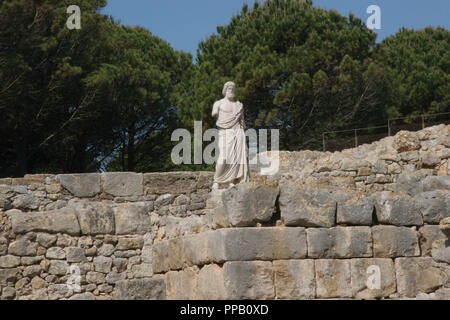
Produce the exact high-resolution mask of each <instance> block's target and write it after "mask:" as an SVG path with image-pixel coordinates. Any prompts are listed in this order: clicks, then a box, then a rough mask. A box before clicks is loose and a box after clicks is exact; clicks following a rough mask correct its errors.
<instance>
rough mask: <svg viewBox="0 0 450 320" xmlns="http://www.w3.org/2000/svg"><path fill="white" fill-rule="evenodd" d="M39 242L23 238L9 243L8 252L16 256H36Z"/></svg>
mask: <svg viewBox="0 0 450 320" xmlns="http://www.w3.org/2000/svg"><path fill="white" fill-rule="evenodd" d="M37 248H38V244H37V243H36V242H31V241H30V240H28V239H25V238H22V239H19V240H16V241H13V242H11V243H10V244H9V248H8V253H9V254H12V255H15V256H35V255H36V252H37Z"/></svg>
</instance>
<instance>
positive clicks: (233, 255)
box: [208, 227, 307, 263]
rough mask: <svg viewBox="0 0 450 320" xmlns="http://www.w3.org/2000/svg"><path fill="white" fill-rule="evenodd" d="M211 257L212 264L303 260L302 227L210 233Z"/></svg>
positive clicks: (304, 252) (305, 247)
mask: <svg viewBox="0 0 450 320" xmlns="http://www.w3.org/2000/svg"><path fill="white" fill-rule="evenodd" d="M208 243H209V248H208V252H210V256H213V257H214V262H218V263H220V262H224V261H251V260H284V259H302V258H305V257H306V253H307V244H306V232H305V229H304V228H279V227H267V228H233V229H220V230H216V231H214V232H212V233H210V238H209V242H208Z"/></svg>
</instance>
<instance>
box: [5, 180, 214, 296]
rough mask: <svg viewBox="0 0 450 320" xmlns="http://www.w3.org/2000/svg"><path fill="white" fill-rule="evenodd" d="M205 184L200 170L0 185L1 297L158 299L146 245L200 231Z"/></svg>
mask: <svg viewBox="0 0 450 320" xmlns="http://www.w3.org/2000/svg"><path fill="white" fill-rule="evenodd" d="M211 179H212V173H208V172H179V173H176V172H174V173H148V174H142V173H102V174H100V173H98V174H97V173H93V174H67V175H28V176H25V177H24V178H17V179H10V178H7V179H0V292H1V293H2V294H1V297H2V299H68V298H70V299H94V298H95V299H113V298H114V297H116V298H118V299H124V298H125V296H126V297H134V298H139V297H141V298H147V297H148V296H149V295H150V296H152V297H156V298H163V297H165V287H164V282H163V281H160V280H157V279H154V278H152V276H153V266H152V243H153V242H154V241H157V240H158V239H166V238H168V237H174V236H181V235H183V234H190V233H196V232H200V231H202V228H205V226H206V225H207V224H206V223H205V222H204V216H205V214H204V211H205V209H204V208H205V206H206V198H207V195H208V193H209V192H210V189H209V188H210V186H211V185H212V180H211ZM78 275H79V276H80V277H79V279H80V282H79V285H80V287H79V288H78V287H77V286H76V285H74V284H76V283H75V281H76V279H77V276H78ZM68 284H69V285H68ZM133 286H137V288H138V289H133V288H134V287H133ZM116 287H117V288H119V290H115V288H116ZM78 289H79V290H78ZM133 290H137V291H136V292H134V293H133ZM116 291H117V292H116ZM124 292H128V293H124ZM124 295H125V296H124Z"/></svg>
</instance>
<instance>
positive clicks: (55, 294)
mask: <svg viewBox="0 0 450 320" xmlns="http://www.w3.org/2000/svg"><path fill="white" fill-rule="evenodd" d="M47 292H48V299H49V300H59V299H62V298H68V297H70V296H71V295H72V294H73V289H72V288H71V287H70V286H68V285H67V284H51V285H49V286H48V289H47Z"/></svg>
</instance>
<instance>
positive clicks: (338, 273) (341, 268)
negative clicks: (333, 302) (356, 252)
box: [314, 259, 352, 298]
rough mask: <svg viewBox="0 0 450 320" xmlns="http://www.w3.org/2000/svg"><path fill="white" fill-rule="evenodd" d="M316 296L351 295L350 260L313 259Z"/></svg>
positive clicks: (337, 296)
mask: <svg viewBox="0 0 450 320" xmlns="http://www.w3.org/2000/svg"><path fill="white" fill-rule="evenodd" d="M314 262H315V273H316V294H317V298H350V297H351V296H352V286H351V266H350V260H337V259H318V260H315V261H314Z"/></svg>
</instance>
